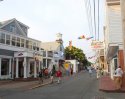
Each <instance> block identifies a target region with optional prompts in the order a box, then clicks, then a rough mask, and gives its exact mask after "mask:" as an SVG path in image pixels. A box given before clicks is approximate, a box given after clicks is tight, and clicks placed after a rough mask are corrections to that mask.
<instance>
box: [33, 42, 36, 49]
mask: <svg viewBox="0 0 125 99" xmlns="http://www.w3.org/2000/svg"><path fill="white" fill-rule="evenodd" d="M33 50H36V43H35V42H34V43H33Z"/></svg>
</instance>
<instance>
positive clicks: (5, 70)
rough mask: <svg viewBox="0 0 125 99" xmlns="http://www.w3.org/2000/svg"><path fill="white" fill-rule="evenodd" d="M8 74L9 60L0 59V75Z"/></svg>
mask: <svg viewBox="0 0 125 99" xmlns="http://www.w3.org/2000/svg"><path fill="white" fill-rule="evenodd" d="M8 74H9V59H2V61H1V75H8Z"/></svg>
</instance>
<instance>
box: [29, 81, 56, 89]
mask: <svg viewBox="0 0 125 99" xmlns="http://www.w3.org/2000/svg"><path fill="white" fill-rule="evenodd" d="M53 82H57V80H55V81H53ZM49 84H51V82H47V83H44V84H39V85H36V86H34V87H31V88H29V90H31V89H35V88H38V87H42V86H45V85H49Z"/></svg>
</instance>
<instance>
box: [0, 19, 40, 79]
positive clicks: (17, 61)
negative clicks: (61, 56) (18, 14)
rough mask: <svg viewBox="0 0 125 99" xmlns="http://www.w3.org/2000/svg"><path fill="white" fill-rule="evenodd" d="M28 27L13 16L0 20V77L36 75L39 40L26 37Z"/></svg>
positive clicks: (38, 65)
mask: <svg viewBox="0 0 125 99" xmlns="http://www.w3.org/2000/svg"><path fill="white" fill-rule="evenodd" d="M28 29H29V27H28V26H27V25H25V24H23V23H21V22H19V21H18V20H16V19H15V18H14V19H11V20H7V21H4V22H0V79H14V78H27V77H30V76H31V75H32V76H33V77H35V78H36V77H37V73H38V71H39V70H40V68H41V66H42V65H41V64H42V52H41V47H40V44H41V41H38V40H35V39H32V38H28V36H27V35H28Z"/></svg>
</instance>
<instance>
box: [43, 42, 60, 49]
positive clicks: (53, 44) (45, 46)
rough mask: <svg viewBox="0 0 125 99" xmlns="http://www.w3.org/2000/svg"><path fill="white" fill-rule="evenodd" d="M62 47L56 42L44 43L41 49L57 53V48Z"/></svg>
mask: <svg viewBox="0 0 125 99" xmlns="http://www.w3.org/2000/svg"><path fill="white" fill-rule="evenodd" d="M59 46H60V44H59V43H57V42H56V41H55V42H42V43H41V48H43V49H44V50H47V51H56V50H57V48H58V47H59Z"/></svg>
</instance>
